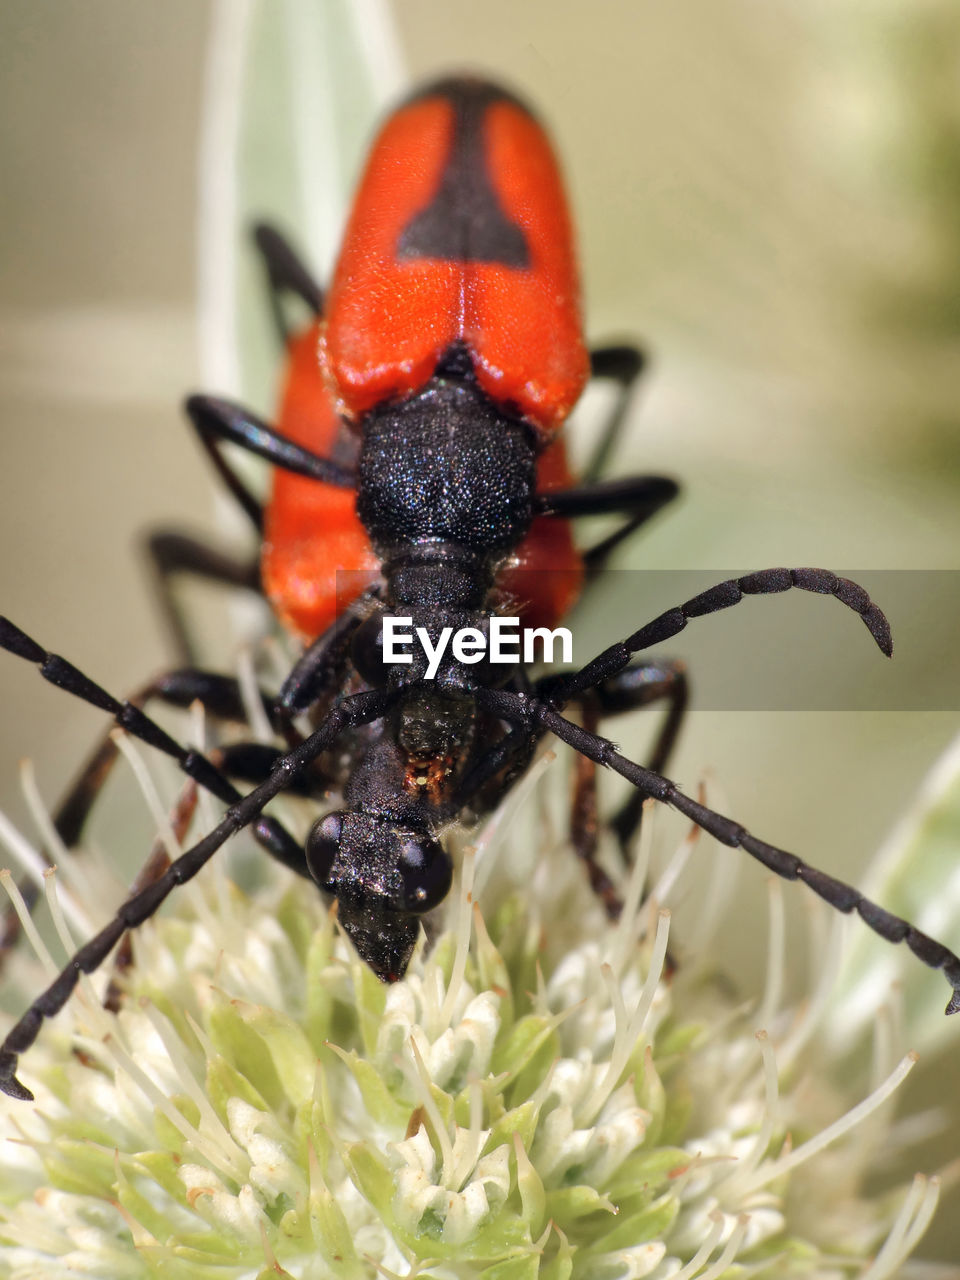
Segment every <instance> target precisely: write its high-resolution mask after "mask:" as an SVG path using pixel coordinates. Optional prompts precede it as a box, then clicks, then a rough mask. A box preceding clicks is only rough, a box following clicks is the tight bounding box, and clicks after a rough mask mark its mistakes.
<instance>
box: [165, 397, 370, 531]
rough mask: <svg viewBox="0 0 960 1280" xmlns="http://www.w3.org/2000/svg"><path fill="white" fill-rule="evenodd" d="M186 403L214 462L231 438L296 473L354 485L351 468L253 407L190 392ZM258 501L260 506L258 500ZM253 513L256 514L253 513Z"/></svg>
mask: <svg viewBox="0 0 960 1280" xmlns="http://www.w3.org/2000/svg"><path fill="white" fill-rule="evenodd" d="M184 407H185V408H186V411H187V415H188V417H189V418H190V421H191V422H192V423H193V425H194V427H195V428H196V429H197V433H198V434H199V436H200V439H201V440H202V441H203V442H204V444H205V445H206V446H207V447H208V448H209V449H210V450H211V457H213V458H214V462H215V463H216V461H217V458H218V457H219V452H218V450H217V448H216V446H217V444H219V442H221V441H229V442H230V443H231V444H236V445H239V446H240V448H241V449H246V450H247V451H248V452H249V453H253V454H256V456H257V457H258V458H265V459H266V460H267V462H271V463H273V465H274V466H275V467H281V468H283V470H284V471H291V472H292V473H293V474H294V475H298V476H306V477H307V479H308V480H319V481H321V483H323V484H333V485H336V486H337V487H338V488H340V489H352V488H354V475H353V472H352V471H348V470H346V469H345V468H344V467H340V466H338V465H337V464H336V463H335V462H331V461H330V459H329V458H321V457H320V456H319V455H318V454H316V453H312V452H311V451H310V450H309V449H305V448H304V447H303V445H300V444H297V443H296V442H295V441H294V440H290V439H288V438H287V437H286V436H285V435H282V434H281V433H280V432H279V431H277V430H275V429H274V428H273V427H271V426H270V424H269V423H267V422H264V420H263V419H262V418H260V417H258V416H257V415H256V414H255V413H253V411H252V410H250V409H244V408H243V406H242V405H238V404H234V403H233V401H232V400H222V399H220V398H219V397H218V396H202V395H195V396H188V397H187V400H186V402H185V406H184ZM224 480H225V481H226V483H227V486H228V487H229V488H230V489H231V491H232V490H233V484H232V481H231V477H230V476H228V475H226V474H224ZM236 496H237V498H238V500H239V501H240V502H241V504H242V505H244V499H243V497H242V495H241V494H239V493H238V494H237V495H236ZM248 497H249V494H248ZM256 505H257V507H258V509H259V503H258V504H256ZM250 514H251V518H253V516H252V513H250ZM261 522H262V516H261Z"/></svg>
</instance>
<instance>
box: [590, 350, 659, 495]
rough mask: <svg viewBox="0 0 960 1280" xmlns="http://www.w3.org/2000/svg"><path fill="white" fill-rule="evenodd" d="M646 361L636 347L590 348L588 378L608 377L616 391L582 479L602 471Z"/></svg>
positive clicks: (613, 446)
mask: <svg viewBox="0 0 960 1280" xmlns="http://www.w3.org/2000/svg"><path fill="white" fill-rule="evenodd" d="M646 363H647V358H646V356H645V355H644V353H643V352H642V351H641V350H640V349H639V348H638V347H630V346H619V347H596V348H595V349H594V350H593V351H591V352H590V376H591V378H610V379H611V380H612V381H614V382H615V383H616V384H617V393H616V399H615V400H614V402H613V406H612V408H611V410H610V413H609V415H608V417H607V420H606V422H605V423H604V424H603V426H602V428H601V430H600V436H599V438H598V440H597V443H596V446H595V448H594V451H593V455H592V456H591V458H590V461H589V462H588V463H587V465H586V467H585V468H584V471H583V478H584V480H585V481H588V482H590V481H593V480H596V478H597V476H599V475H602V473H603V470H604V467H605V466H606V463H607V459H608V458H609V457H610V454H611V453H612V452H613V450H614V448H615V447H616V444H617V441H618V440H619V438H620V433H621V431H622V430H623V423H624V420H625V418H626V416H627V410H628V409H629V407H630V400H631V397H632V395H633V389H634V386H635V384H636V382H637V379H638V378H639V377H640V375H641V373H642V372H643V370H644V368H645V366H646Z"/></svg>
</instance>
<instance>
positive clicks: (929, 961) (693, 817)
mask: <svg viewBox="0 0 960 1280" xmlns="http://www.w3.org/2000/svg"><path fill="white" fill-rule="evenodd" d="M477 702H478V703H479V704H480V705H481V706H482V707H483V708H484V709H485V710H487V711H490V712H491V713H492V714H494V715H497V716H499V717H500V718H501V719H502V720H506V721H508V722H512V723H514V724H519V725H523V726H525V727H526V728H527V729H528V731H530V732H533V733H537V732H548V733H552V734H554V735H555V736H556V737H558V738H559V739H560V741H561V742H565V743H567V745H568V746H571V747H573V749H574V751H578V752H580V754H581V755H585V756H587V757H588V758H589V759H590V760H593V761H595V762H596V763H597V764H599V765H603V766H604V767H606V768H609V769H613V771H614V772H615V773H619V774H620V776H621V777H622V778H626V780H627V781H628V782H629V783H630V784H631V785H632V786H634V787H636V788H637V790H638V791H640V792H641V793H642V794H643V795H644V796H650V797H652V798H653V799H654V800H659V801H660V802H661V803H662V804H668V805H670V806H671V808H674V809H676V810H677V811H678V812H679V813H682V814H683V815H684V816H685V817H687V818H689V819H690V821H691V822H694V823H696V825H697V826H698V827H702V828H703V830H704V831H706V832H707V833H708V834H709V835H712V836H713V837H714V839H716V840H719V841H720V843H721V844H726V845H729V846H731V847H732V848H740V849H743V850H744V851H745V852H746V853H749V854H750V856H751V857H753V858H756V859H757V861H758V862H760V863H762V864H763V866H765V867H766V868H767V869H768V870H769V871H772V872H774V874H775V875H778V876H782V877H783V878H784V879H785V880H802V881H803V882H804V883H805V884H807V885H809V887H810V888H811V889H812V890H813V891H814V893H816V894H818V895H819V896H820V897H821V898H823V900H824V901H825V902H827V903H829V904H830V906H832V907H835V908H836V910H838V911H842V912H844V913H845V914H849V913H850V912H851V911H856V912H857V914H858V915H859V916H860V918H861V919H862V920H863V921H864V923H865V924H867V925H868V926H869V927H870V928H871V929H872V930H873V931H874V933H877V934H879V936H880V937H881V938H883V939H884V940H885V941H887V942H894V943H896V942H906V944H907V946H908V947H909V948H910V950H911V951H912V952H913V954H914V955H915V956H916V957H917V958H918V959H919V960H922V961H923V963H924V964H926V965H929V966H930V968H931V969H942V970H943V974H944V976H945V977H946V979H947V981H948V982H949V983H950V985H951V987H953V995H952V996H951V998H950V1001H949V1003H948V1005H947V1009H946V1012H947V1013H948V1014H949V1013H957V1012H960V958H958V957H957V956H955V955H954V954H953V952H952V951H950V950H948V949H947V948H946V947H945V946H944V945H943V944H942V943H940V942H937V941H936V940H935V939H933V938H930V937H928V936H927V935H926V934H925V933H921V932H920V930H919V929H916V928H914V926H913V925H912V924H910V922H909V921H907V920H902V919H901V918H900V917H899V916H895V915H893V914H892V913H891V912H889V911H885V910H884V909H883V908H882V907H879V906H877V905H876V903H874V902H871V901H870V900H869V899H867V898H865V897H864V896H863V894H861V893H860V892H859V891H858V890H857V889H854V888H852V887H851V886H850V885H848V884H844V883H843V881H842V880H836V879H834V877H833V876H829V875H827V874H826V873H825V872H823V871H819V870H817V868H816V867H812V866H810V865H809V863H806V862H804V861H803V860H802V859H800V858H798V857H797V856H796V854H793V853H787V852H786V850H784V849H778V848H777V847H776V846H775V845H772V844H767V843H766V841H764V840H758V839H757V837H756V836H754V835H752V834H751V833H750V832H749V831H748V830H747V829H746V827H743V826H741V825H740V823H738V822H734V821H733V820H732V819H731V818H727V817H725V816H724V815H723V814H721V813H717V812H716V811H715V810H713V809H708V808H707V807H706V806H705V805H702V804H700V803H698V802H697V801H696V800H692V799H691V798H690V797H689V796H687V795H684V793H683V792H682V791H680V790H679V789H678V788H677V787H676V786H675V785H674V784H673V783H672V782H671V781H670V780H669V779H668V778H664V777H663V776H662V775H661V774H659V773H654V772H653V771H652V770H650V769H645V768H644V767H643V766H642V765H639V764H634V762H633V761H632V760H628V759H627V758H626V757H625V756H622V755H621V754H620V753H619V752H618V751H617V750H616V748H615V747H614V745H613V743H612V742H609V741H608V740H607V739H606V738H601V737H599V736H598V735H597V734H595V733H591V732H590V731H589V730H588V729H584V728H582V727H581V726H580V725H578V724H574V723H573V721H571V720H567V719H566V718H565V717H564V716H562V715H560V713H559V712H558V711H557V710H556V709H555V708H554V707H553V706H551V705H550V704H549V703H546V702H542V701H534V700H532V699H521V698H519V697H518V696H517V694H515V693H510V692H506V691H504V690H497V689H480V690H478V692H477Z"/></svg>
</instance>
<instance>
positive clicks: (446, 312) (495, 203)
mask: <svg viewBox="0 0 960 1280" xmlns="http://www.w3.org/2000/svg"><path fill="white" fill-rule="evenodd" d="M460 83H461V85H462V83H463V82H460ZM475 88H476V90H477V92H475V93H473V94H463V93H462V92H461V93H460V94H459V95H458V96H451V94H450V92H449V87H448V86H436V87H434V88H431V89H427V90H426V91H424V92H423V93H422V94H421V95H419V96H418V97H417V98H415V99H413V100H412V101H410V102H408V103H407V104H405V105H404V106H402V107H401V108H400V109H399V110H398V111H396V112H395V113H394V114H393V115H392V116H391V117H390V118H389V119H388V121H387V122H386V124H385V125H384V127H383V129H382V130H381V132H380V135H379V137H378V138H377V139H376V141H375V143H374V145H373V149H372V151H371V155H370V159H369V161H368V164H367V169H366V173H365V174H364V177H363V179H362V181H361V184H360V187H359V190H358V192H357V196H356V199H355V202H354V205H353V211H352V214H351V217H350V220H349V223H348V225H347V230H346V234H345V238H344V244H343V248H342V251H341V254H340V258H339V261H338V264H337V267H336V270H335V273H334V277H333V281H332V284H331V288H330V292H329V295H328V299H327V306H326V317H325V321H324V322H322V323H321V324H320V325H319V326H317V325H313V326H311V327H310V328H309V329H308V330H307V331H306V332H305V333H303V334H301V335H299V336H298V337H296V338H295V339H294V340H293V341H292V342H291V344H290V353H289V356H290V358H289V365H288V370H287V375H286V382H285V386H284V390H283V395H282V401H281V408H280V414H279V420H278V423H277V425H278V428H279V430H280V431H281V432H282V433H283V434H284V435H286V436H288V437H290V438H291V439H293V440H295V441H296V442H297V443H299V444H303V445H305V446H307V447H308V448H310V449H312V450H313V451H315V452H316V453H319V454H322V455H323V456H327V457H332V458H333V459H334V460H335V461H342V462H352V461H353V460H354V459H355V456H356V450H357V438H356V435H355V433H354V432H353V431H351V430H350V429H349V428H348V427H347V426H346V424H345V421H344V420H345V419H346V420H347V421H349V422H351V423H352V424H354V425H355V426H356V427H357V428H358V429H359V431H361V432H362V429H363V416H364V414H365V413H366V412H368V411H369V410H370V409H371V408H373V407H374V406H376V405H379V404H382V403H383V402H384V401H387V400H393V399H398V398H402V397H405V396H408V395H410V394H412V393H413V392H415V391H417V390H419V389H420V388H421V387H423V386H424V385H425V384H426V383H427V382H428V381H429V379H430V378H431V377H432V376H433V374H434V371H435V369H436V367H437V364H438V361H439V360H440V359H441V357H442V356H443V355H444V353H445V352H446V351H448V350H449V349H450V348H451V346H453V345H455V344H458V343H459V344H461V345H463V346H465V347H466V349H467V350H468V351H469V353H470V355H471V358H472V361H473V365H474V369H475V372H476V377H477V380H478V382H479V384H480V386H481V387H482V389H483V390H484V391H485V392H486V394H487V395H489V396H490V398H491V399H492V400H493V401H494V402H495V403H497V404H498V405H500V406H502V407H504V408H505V409H506V410H508V411H509V412H511V413H515V414H517V415H518V416H520V417H523V418H524V419H525V420H526V421H528V422H529V423H530V424H531V426H532V427H533V428H534V430H535V431H536V432H537V435H538V437H539V438H540V439H541V441H542V443H543V446H544V448H543V452H542V453H541V454H540V456H539V459H538V464H537V491H538V492H544V491H546V490H550V489H562V488H566V487H569V485H570V484H571V483H572V476H571V474H570V470H569V466H568V462H567V457H566V450H565V446H564V442H563V440H562V438H560V437H558V436H557V435H556V430H557V428H558V427H559V426H560V425H561V423H562V422H563V420H564V419H565V417H566V415H567V414H568V413H569V411H570V409H571V407H572V406H573V404H574V402H575V401H576V399H577V398H578V396H579V395H580V392H581V390H582V389H583V386H584V383H585V382H586V379H587V377H588V374H589V357H588V354H587V351H586V347H585V345H584V341H583V333H582V327H581V321H580V310H579V281H578V275H577V266H576V260H575V256H574V251H573V240H572V234H571V226H570V219H569V215H568V212H567V205H566V199H565V195H564V190H563V184H562V180H561V177H560V173H559V169H558V167H557V163H556V160H555V157H554V154H553V151H552V149H551V146H550V143H549V141H548V139H547V137H546V135H545V133H544V131H543V129H542V128H541V126H540V125H539V124H538V123H537V121H536V120H534V118H533V117H532V116H531V115H530V113H529V112H528V111H527V110H526V109H525V108H524V107H523V106H522V105H521V104H520V103H518V102H517V101H516V100H515V99H513V98H511V97H510V96H508V95H506V94H504V93H503V92H502V91H499V90H495V89H493V88H492V87H489V86H479V85H478V86H475ZM517 228H519V229H520V233H522V234H521V235H520V236H519V243H518V242H516V241H512V240H511V236H517V235H518V232H517ZM485 258H486V259H487V260H484V259H485ZM318 353H319V362H318ZM331 396H332V397H333V400H331ZM338 411H339V412H338ZM341 415H342V416H341ZM378 566H379V561H378V558H377V556H376V554H375V552H374V550H373V548H372V547H371V545H370V542H369V540H368V538H367V535H366V532H365V530H364V529H363V526H362V525H361V524H360V521H359V520H358V518H357V515H356V506H355V497H354V493H353V492H352V491H350V490H345V489H340V488H336V487H334V486H332V485H325V484H320V483H318V482H316V481H312V480H307V479H304V478H302V477H299V476H296V475H292V474H290V473H289V472H285V471H282V470H279V469H278V470H277V471H276V472H275V475H274V480H273V491H272V496H271V500H270V502H269V504H268V507H267V511H266V520H265V530H264V544H263V557H262V574H263V582H264V588H265V590H266V593H267V595H268V597H269V599H270V601H271V603H272V605H273V607H274V609H275V611H276V613H277V614H278V616H279V617H280V619H281V620H282V621H283V622H284V624H285V625H286V626H288V627H289V628H291V629H292V630H293V631H295V632H296V633H298V634H299V635H300V636H301V637H302V638H303V639H304V640H305V641H308V642H309V641H310V640H313V639H315V638H316V637H317V636H318V635H320V634H322V632H323V631H325V630H326V628H327V627H328V626H330V625H331V623H332V622H333V621H334V620H335V619H336V617H337V616H338V614H339V613H340V612H342V610H343V609H344V608H345V607H346V606H347V605H348V604H349V603H350V602H351V601H352V600H354V599H356V598H357V596H359V595H360V594H361V593H362V591H363V590H364V589H365V588H366V587H367V586H368V585H369V584H370V583H371V582H373V581H375V580H376V576H377V571H378ZM582 580H583V563H582V559H581V557H580V555H579V554H578V553H577V550H576V548H575V546H574V543H573V537H572V534H571V531H570V526H569V523H568V522H567V521H564V520H559V519H556V518H547V517H539V518H537V519H535V520H534V522H533V525H532V526H531V528H530V531H529V533H528V534H527V537H526V538H525V539H524V541H523V542H522V543H521V545H520V546H519V547H518V548H517V551H516V554H515V555H514V556H513V557H512V558H511V561H510V563H509V564H507V565H505V566H504V568H503V569H502V570H501V572H500V574H499V576H498V579H497V586H498V591H499V594H500V597H501V600H502V601H503V603H504V607H506V608H508V609H509V610H510V611H513V610H516V611H517V612H518V613H519V614H520V616H521V617H522V619H523V622H524V625H526V626H531V627H537V626H549V627H553V626H556V624H557V622H558V621H559V620H560V618H562V617H563V616H564V614H566V613H567V612H568V611H569V609H570V608H571V607H572V606H573V604H574V603H575V602H576V599H577V597H578V595H579V593H580V588H581V585H582Z"/></svg>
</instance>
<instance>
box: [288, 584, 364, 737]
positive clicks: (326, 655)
mask: <svg viewBox="0 0 960 1280" xmlns="http://www.w3.org/2000/svg"><path fill="white" fill-rule="evenodd" d="M373 599H376V591H375V590H374V591H367V592H365V593H364V594H363V595H362V596H361V597H360V598H359V599H358V600H355V601H354V602H353V603H352V604H351V605H349V606H348V607H347V608H346V609H345V610H344V611H343V613H341V614H340V616H339V617H338V618H337V619H336V621H335V622H333V623H332V624H331V625H330V626H329V627H328V628H327V630H326V631H325V632H324V633H323V635H321V636H318V637H317V639H316V640H314V641H313V643H312V644H311V645H309V647H308V648H307V649H305V650H304V652H303V653H302V654H301V655H300V657H299V658H298V659H297V661H296V663H295V664H294V666H293V669H292V670H291V672H290V674H289V675H288V676H287V678H286V680H284V682H283V685H282V686H281V689H280V692H279V693H278V694H277V698H276V702H275V704H274V706H275V711H276V713H277V716H278V717H279V718H280V719H281V720H282V721H284V720H288V719H289V718H290V717H292V716H296V715H299V714H300V712H301V711H306V710H307V708H308V707H313V706H315V705H316V704H317V703H321V702H322V701H323V700H324V698H326V699H327V701H329V699H330V698H331V696H334V695H335V694H336V693H338V692H339V690H340V687H341V685H342V680H341V679H340V675H341V672H342V670H343V667H344V664H345V662H346V659H347V656H348V653H349V650H350V645H351V642H352V641H353V638H354V636H355V634H356V632H357V628H358V627H359V626H360V623H361V622H362V621H363V615H364V614H365V613H366V612H367V607H368V605H369V603H370V601H371V600H373Z"/></svg>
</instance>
